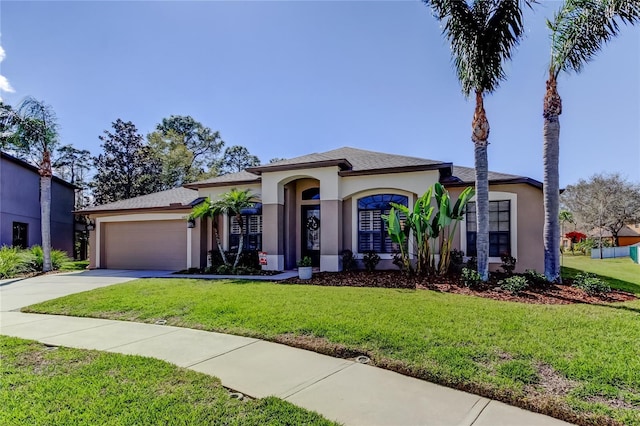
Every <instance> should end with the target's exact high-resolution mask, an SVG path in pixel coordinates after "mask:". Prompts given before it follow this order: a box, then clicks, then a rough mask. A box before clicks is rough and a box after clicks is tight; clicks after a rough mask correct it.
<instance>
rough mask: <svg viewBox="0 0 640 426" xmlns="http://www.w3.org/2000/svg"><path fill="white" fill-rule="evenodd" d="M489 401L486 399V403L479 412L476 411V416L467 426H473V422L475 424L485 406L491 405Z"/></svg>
mask: <svg viewBox="0 0 640 426" xmlns="http://www.w3.org/2000/svg"><path fill="white" fill-rule="evenodd" d="M480 401H482V398H481V399H479V400H478V402H480ZM491 401H492V400H491V399H488V398H487V402H486V403H485V404H484V406H483V407H482V408H481V409H480V411H478V414H477V415H476V416H475V417H474V418H473V420H471V423H469V426H473V424H474V423H475V422H477V421H478V418H480V415H481V414H482V413H483V412H484V410H485V408H487V406H488V405H489V404H491ZM478 402H476V404H477V403H478ZM474 406H475V404H474ZM471 409H473V407H472V408H471Z"/></svg>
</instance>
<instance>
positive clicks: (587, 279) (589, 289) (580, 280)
mask: <svg viewBox="0 0 640 426" xmlns="http://www.w3.org/2000/svg"><path fill="white" fill-rule="evenodd" d="M573 286H574V287H577V288H580V289H582V290H584V291H585V292H586V293H587V294H590V295H596V294H604V293H609V292H610V291H611V287H609V285H608V284H607V283H605V282H604V281H602V280H601V279H600V278H598V277H596V276H595V275H594V274H591V273H587V272H581V273H579V274H577V275H576V276H575V277H574V278H573Z"/></svg>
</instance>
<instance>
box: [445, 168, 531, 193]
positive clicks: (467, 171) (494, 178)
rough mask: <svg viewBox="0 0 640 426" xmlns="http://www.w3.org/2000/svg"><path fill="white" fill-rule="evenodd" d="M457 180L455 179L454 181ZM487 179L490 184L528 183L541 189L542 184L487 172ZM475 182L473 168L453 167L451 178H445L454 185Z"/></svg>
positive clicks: (504, 174) (514, 176) (529, 179)
mask: <svg viewBox="0 0 640 426" xmlns="http://www.w3.org/2000/svg"><path fill="white" fill-rule="evenodd" d="M456 178H457V179H456ZM487 178H488V179H489V182H490V183H494V184H496V183H528V184H530V185H533V186H535V187H537V188H542V183H540V182H538V181H537V180H535V179H531V178H528V177H526V176H518V175H511V174H508V173H499V172H492V171H489V173H488V174H487ZM475 181H476V170H475V169H474V168H473V167H464V166H453V170H452V176H451V177H449V178H447V183H450V184H453V185H455V184H456V183H459V184H473V183H475Z"/></svg>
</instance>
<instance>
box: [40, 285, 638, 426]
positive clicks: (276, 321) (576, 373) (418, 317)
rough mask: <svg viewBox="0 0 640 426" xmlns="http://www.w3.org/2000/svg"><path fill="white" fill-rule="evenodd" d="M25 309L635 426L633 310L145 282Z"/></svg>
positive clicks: (366, 291)
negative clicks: (246, 342) (320, 355)
mask: <svg viewBox="0 0 640 426" xmlns="http://www.w3.org/2000/svg"><path fill="white" fill-rule="evenodd" d="M27 310H28V311H31V312H42V313H54V314H65V315H76V316H91V317H99V318H113V319H120V320H130V321H141V322H148V323H153V322H155V321H156V320H157V319H160V318H163V319H166V320H167V321H168V324H171V325H177V326H182V327H190V328H198V329H204V330H211V331H220V332H226V333H232V334H238V335H245V336H253V337H259V338H264V339H268V340H280V339H285V338H289V339H290V338H291V336H296V337H297V338H298V339H300V340H302V341H306V342H309V341H310V338H320V339H321V340H320V342H324V343H325V345H329V346H330V345H342V346H344V347H346V348H348V349H352V350H355V351H358V352H362V353H366V354H368V355H369V356H371V357H372V359H373V360H374V362H375V363H376V364H378V365H382V366H387V367H391V368H395V369H399V368H401V369H404V370H405V371H408V372H410V373H411V374H412V375H415V376H418V377H422V378H425V379H428V380H432V381H435V382H438V383H442V384H446V385H449V386H453V387H457V388H461V389H466V390H469V391H473V392H477V393H481V394H483V395H486V396H491V397H495V398H499V399H501V400H504V401H507V402H511V403H515V404H518V405H521V406H525V407H532V406H537V407H539V409H543V410H546V412H551V413H553V412H556V413H557V412H559V411H563V410H564V412H572V413H578V414H579V415H581V416H587V417H589V416H591V417H594V416H605V417H608V418H615V419H617V420H618V421H621V422H623V423H625V424H636V425H640V357H639V356H638V354H639V353H640V301H633V302H628V303H624V304H602V305H598V306H594V305H582V304H577V305H553V306H552V305H530V304H521V303H513V302H499V301H494V300H490V299H484V298H477V297H470V296H461V295H456V294H449V293H437V292H432V291H412V290H395V289H379V288H353V287H320V286H303V285H281V284H271V283H256V282H249V281H244V282H243V281H205V280H187V279H184V280H183V279H145V280H138V281H133V282H129V283H125V284H120V285H115V286H111V287H105V288H101V289H97V290H94V291H90V292H86V293H80V294H75V295H71V296H67V297H64V298H60V299H56V300H52V301H48V302H45V303H42V304H39V305H35V306H32V307H30V308H28V309H27ZM317 343H318V342H317V341H315V342H314V344H317ZM545 371H546V372H547V373H548V372H549V371H551V372H552V373H553V374H554V375H556V376H557V377H558V378H559V380H561V381H566V382H567V383H568V384H569V385H571V384H572V385H571V386H569V387H570V388H571V390H570V392H569V393H568V394H559V395H556V396H553V395H552V393H551V392H549V391H548V390H545V388H544V387H543V386H544V385H545V381H546V380H548V377H546V376H545V374H547V373H544V372H545ZM547 375H548V374H547ZM609 399H611V400H617V401H616V402H617V403H618V405H621V406H622V407H623V408H620V407H616V406H615V405H616V404H611V405H609V404H608V403H607V402H606V401H607V400H609ZM601 401H604V402H601ZM566 407H569V408H566ZM625 407H626V408H625Z"/></svg>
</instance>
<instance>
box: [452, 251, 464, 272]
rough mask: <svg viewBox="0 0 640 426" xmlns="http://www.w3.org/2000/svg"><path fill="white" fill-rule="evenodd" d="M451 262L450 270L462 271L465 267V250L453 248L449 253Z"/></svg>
mask: <svg viewBox="0 0 640 426" xmlns="http://www.w3.org/2000/svg"><path fill="white" fill-rule="evenodd" d="M449 259H450V260H451V263H449V270H450V271H451V272H456V273H460V272H461V271H462V268H463V267H464V252H463V251H462V250H458V249H453V250H451V254H450V255H449Z"/></svg>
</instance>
